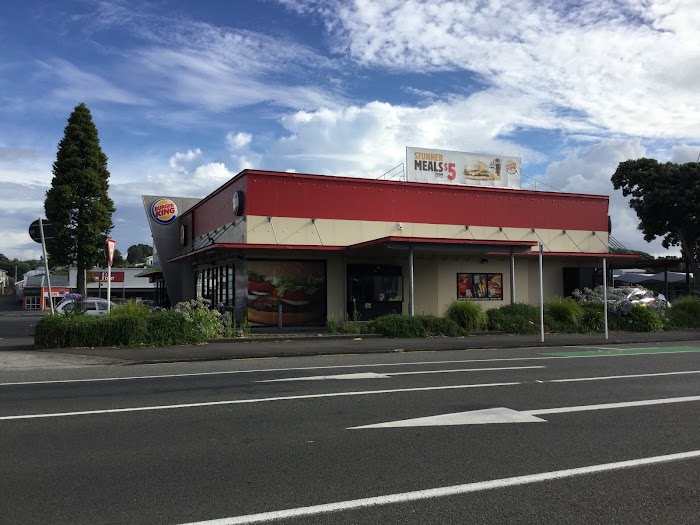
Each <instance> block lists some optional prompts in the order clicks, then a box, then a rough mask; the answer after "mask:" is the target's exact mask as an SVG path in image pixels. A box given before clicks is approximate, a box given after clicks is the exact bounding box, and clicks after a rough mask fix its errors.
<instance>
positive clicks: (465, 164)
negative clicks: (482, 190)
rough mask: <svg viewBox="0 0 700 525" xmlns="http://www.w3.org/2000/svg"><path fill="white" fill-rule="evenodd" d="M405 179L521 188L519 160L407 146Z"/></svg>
mask: <svg viewBox="0 0 700 525" xmlns="http://www.w3.org/2000/svg"><path fill="white" fill-rule="evenodd" d="M406 180H407V181H410V182H428V183H431V184H452V185H457V186H486V187H496V188H514V189H520V188H521V179H520V157H513V156H509V155H491V154H482V153H466V152H462V151H446V150H437V149H426V148H412V147H407V148H406Z"/></svg>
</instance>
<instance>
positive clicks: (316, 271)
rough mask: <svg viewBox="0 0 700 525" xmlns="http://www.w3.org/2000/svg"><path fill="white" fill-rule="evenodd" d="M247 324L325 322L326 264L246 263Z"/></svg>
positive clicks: (287, 324) (275, 324)
mask: <svg viewBox="0 0 700 525" xmlns="http://www.w3.org/2000/svg"><path fill="white" fill-rule="evenodd" d="M246 304H247V308H248V322H250V323H252V324H258V325H266V326H278V325H279V322H280V317H279V316H280V307H281V315H282V319H281V321H282V326H293V325H297V326H298V325H306V324H322V323H324V322H325V320H326V263H325V261H267V260H266V261H261V260H249V261H248V283H247V300H246Z"/></svg>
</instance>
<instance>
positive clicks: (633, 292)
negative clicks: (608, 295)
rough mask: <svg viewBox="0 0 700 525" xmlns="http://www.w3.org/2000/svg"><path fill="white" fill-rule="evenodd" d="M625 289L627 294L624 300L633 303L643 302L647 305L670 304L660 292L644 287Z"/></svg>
mask: <svg viewBox="0 0 700 525" xmlns="http://www.w3.org/2000/svg"><path fill="white" fill-rule="evenodd" d="M625 291H626V292H627V295H626V296H625V298H624V300H625V301H629V302H630V303H633V304H643V305H647V306H654V305H657V304H660V305H666V306H671V303H669V302H668V301H667V300H666V296H664V294H662V293H659V294H657V293H656V292H654V291H652V290H647V289H646V288H627V289H625Z"/></svg>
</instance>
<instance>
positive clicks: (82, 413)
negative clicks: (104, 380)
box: [0, 383, 520, 421]
mask: <svg viewBox="0 0 700 525" xmlns="http://www.w3.org/2000/svg"><path fill="white" fill-rule="evenodd" d="M519 384H520V383H478V384H474V385H450V386H428V387H421V388H394V389H390V390H365V391H357V392H331V393H328V394H305V395H300V396H278V397H262V398H255V399H232V400H227V401H207V402H203V403H182V404H178V405H160V406H147V407H132V408H109V409H104V410H82V411H77V412H53V413H47V414H22V415H17V416H0V421H9V420H13V419H39V418H45V417H66V416H86V415H91V414H116V413H119V412H144V411H149V410H172V409H177V408H196V407H210V406H221V405H245V404H249V403H265V402H269V401H294V400H298V399H320V398H324V397H347V396H370V395H376V394H396V393H402V392H428V391H433V390H462V389H465V388H487V387H495V386H515V385H519Z"/></svg>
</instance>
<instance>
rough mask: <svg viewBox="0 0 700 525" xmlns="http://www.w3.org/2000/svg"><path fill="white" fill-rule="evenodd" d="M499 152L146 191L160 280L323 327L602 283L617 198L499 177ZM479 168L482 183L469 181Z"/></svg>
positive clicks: (260, 319) (174, 296)
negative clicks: (415, 172) (369, 171)
mask: <svg viewBox="0 0 700 525" xmlns="http://www.w3.org/2000/svg"><path fill="white" fill-rule="evenodd" d="M422 151H428V152H433V150H422ZM411 153H415V152H409V155H410V154H411ZM444 153H448V154H449V153H451V152H444ZM433 154H437V153H434V152H433ZM433 158H434V159H435V158H436V157H433ZM458 159H459V157H458ZM409 160H411V159H409ZM419 160H420V162H421V165H420V167H423V166H425V167H428V165H427V164H423V160H424V159H419ZM487 160H488V159H487ZM494 160H496V159H492V162H489V163H485V162H482V163H481V165H484V164H486V165H487V166H489V167H490V169H491V172H490V173H491V175H490V177H491V178H490V179H489V180H486V175H483V174H479V173H472V172H470V171H469V170H468V169H467V168H466V167H463V165H462V164H459V163H457V162H455V163H450V162H445V160H444V157H443V159H442V160H433V161H431V165H430V166H429V167H430V170H424V171H429V173H428V174H427V175H426V174H421V175H422V176H426V177H432V176H433V175H434V176H435V178H436V179H440V180H429V181H427V180H414V179H416V178H420V177H412V178H410V179H409V180H410V181H408V182H404V181H392V180H373V179H358V178H347V177H336V176H325V175H312V174H297V173H286V172H274V171H261V170H244V171H242V172H240V173H239V174H238V175H236V176H235V177H234V178H233V179H231V180H230V181H228V182H227V183H225V184H224V185H223V186H221V187H220V188H218V189H217V190H215V191H214V192H213V193H211V194H210V195H208V196H207V197H205V198H203V199H192V198H183V197H175V196H168V197H165V196H155V195H151V196H149V195H146V196H143V203H144V209H145V210H146V213H147V216H148V220H149V225H150V228H151V232H152V235H153V241H154V245H155V248H156V251H157V253H158V256H159V258H160V261H161V263H160V268H159V271H158V272H155V273H153V274H152V275H151V279H152V280H155V281H157V282H159V286H160V287H161V288H163V287H164V289H165V290H164V291H166V292H167V297H168V301H169V303H171V304H176V303H177V302H180V301H183V300H190V299H194V298H197V297H204V298H207V299H209V300H211V301H212V303H213V304H214V305H215V306H218V307H220V308H224V309H227V310H229V311H232V312H233V314H234V316H235V318H236V319H238V320H242V319H243V318H244V317H247V319H248V321H249V322H250V323H251V324H259V325H269V326H290V325H314V324H323V323H325V322H326V320H327V319H329V318H335V319H343V318H356V319H359V320H369V319H373V318H375V317H377V316H380V315H384V314H388V313H403V314H409V315H411V314H414V313H415V314H434V315H441V314H442V313H443V312H444V309H445V307H446V305H447V304H449V303H450V302H451V301H453V300H465V301H478V302H479V303H480V304H481V305H482V306H483V307H485V308H492V307H498V306H503V305H504V304H508V303H511V302H526V303H531V304H538V303H539V300H540V299H539V298H540V286H541V287H542V290H543V292H544V296H545V297H551V296H565V295H568V294H570V293H571V291H573V289H575V288H582V287H583V286H595V285H596V284H601V283H602V281H603V276H602V262H603V259H613V258H620V257H622V258H630V256H628V255H616V254H611V253H609V250H608V240H609V226H608V225H609V220H608V197H607V196H601V195H586V194H573V193H559V192H541V191H530V190H524V189H518V187H508V186H507V185H504V186H505V187H498V183H499V182H501V181H502V180H503V179H504V178H506V177H505V175H506V173H505V169H502V168H504V167H505V166H506V164H507V163H508V162H512V161H509V160H508V159H506V158H500V157H498V158H497V160H498V163H496V162H494ZM417 162H418V161H416V163H415V164H413V165H412V166H411V169H413V168H414V167H416V166H418V164H417ZM438 163H439V164H438ZM448 164H453V166H448ZM455 164H456V165H457V166H456V167H455V166H454V165H455ZM508 166H509V167H510V166H511V164H508ZM437 168H441V170H440V171H437ZM517 169H518V170H519V162H518V165H517ZM480 171H484V172H485V171H487V170H485V169H483V168H482V169H480ZM497 171H498V172H501V171H502V172H503V173H497ZM409 173H410V171H409ZM438 173H440V176H438ZM453 174H454V177H453ZM443 175H444V177H443ZM470 175H473V177H474V178H473V179H471V180H469V182H472V183H475V182H484V183H485V184H469V183H468V184H464V183H459V180H458V179H460V178H465V179H466V178H467V177H468V176H470ZM497 176H498V178H497ZM450 177H452V178H450ZM477 177H483V179H484V180H482V181H479V179H478V178H477ZM453 180H457V183H454V184H453V183H452V181H453ZM540 247H541V248H540ZM540 249H541V250H542V256H541V260H542V272H541V273H540ZM540 276H541V277H540ZM540 279H541V280H540Z"/></svg>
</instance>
